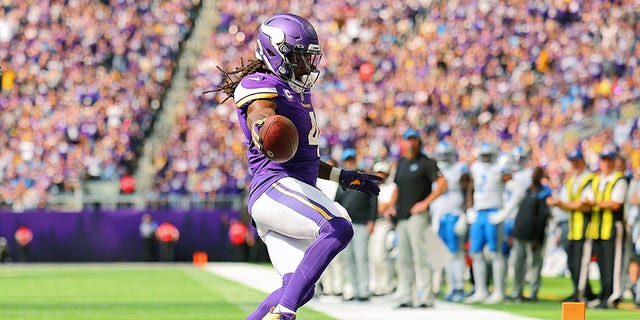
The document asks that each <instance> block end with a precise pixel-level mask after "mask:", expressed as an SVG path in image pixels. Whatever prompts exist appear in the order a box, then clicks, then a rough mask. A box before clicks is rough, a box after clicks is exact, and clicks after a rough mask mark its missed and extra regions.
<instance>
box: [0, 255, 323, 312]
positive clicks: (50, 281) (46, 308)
mask: <svg viewBox="0 0 640 320" xmlns="http://www.w3.org/2000/svg"><path fill="white" fill-rule="evenodd" d="M264 296H265V294H264V293H262V292H259V291H255V290H252V289H248V288H246V287H242V286H238V285H235V284H233V283H232V282H229V281H227V280H225V279H222V278H219V277H216V276H214V275H212V274H210V273H208V272H206V271H203V270H200V269H197V268H194V267H193V266H191V265H188V264H183V265H179V264H176V265H127V264H113V265H110V264H98V265H55V266H54V265H22V266H20V265H11V266H1V265H0V319H3V320H13V319H15V320H17V319H20V320H40V319H42V320H44V319H47V320H57V319H59V320H76V319H77V320H97V319H104V320H119V319H122V320H133V319H145V320H148V319H153V320H169V319H176V320H188V319H198V320H204V319H211V320H214V319H215V320H218V319H219V320H230V319H244V318H245V317H246V316H247V315H248V314H249V313H250V312H251V311H253V309H254V308H255V307H256V306H257V305H258V304H259V302H260V301H261V300H262V299H263V298H264ZM299 315H300V318H303V319H309V320H311V319H313V320H330V319H333V318H331V317H328V316H324V315H322V314H319V313H317V312H314V311H312V310H306V309H302V310H300V311H299Z"/></svg>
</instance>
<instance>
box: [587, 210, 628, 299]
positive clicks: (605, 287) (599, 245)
mask: <svg viewBox="0 0 640 320" xmlns="http://www.w3.org/2000/svg"><path fill="white" fill-rule="evenodd" d="M623 239H624V227H623V226H622V222H616V223H615V226H614V227H613V230H612V233H611V238H610V239H607V240H594V241H593V254H594V255H595V256H596V260H597V263H598V269H599V270H600V283H601V286H602V290H601V291H600V294H599V298H600V300H602V301H608V302H610V303H613V302H614V301H616V300H619V299H620V298H621V296H622V288H621V285H622V283H621V282H622V258H623V245H624V241H623Z"/></svg>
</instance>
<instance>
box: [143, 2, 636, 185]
mask: <svg viewBox="0 0 640 320" xmlns="http://www.w3.org/2000/svg"><path fill="white" fill-rule="evenodd" d="M271 2H272V1H265V2H260V3H257V2H253V1H244V2H242V3H241V4H237V3H233V4H231V3H225V2H220V3H219V4H218V5H219V12H220V23H219V24H218V26H217V29H216V32H215V33H214V34H212V36H211V39H210V44H209V46H208V49H207V50H205V52H204V53H203V55H202V57H201V59H200V63H199V64H198V65H197V66H195V67H194V68H193V69H192V70H191V71H190V76H191V77H192V78H193V83H192V89H191V94H190V95H189V97H188V98H187V100H186V101H185V102H184V104H183V105H181V106H180V108H181V110H182V112H181V113H180V115H179V117H178V120H177V121H178V126H177V128H176V130H175V131H174V132H173V134H172V137H171V138H170V143H167V144H166V150H161V151H160V152H158V153H157V155H158V159H157V163H159V167H161V168H162V169H161V170H159V171H158V173H159V174H158V180H157V181H158V185H157V187H156V191H157V192H158V193H161V194H164V193H170V192H184V193H192V192H195V193H200V194H212V193H214V192H215V190H216V189H218V188H220V187H221V186H228V187H229V188H227V190H228V189H234V188H235V187H236V186H244V185H245V184H244V183H245V182H246V180H247V179H248V172H247V171H246V169H245V168H243V167H242V166H241V165H240V163H242V162H234V161H233V159H238V158H242V157H244V154H243V153H244V151H243V150H244V149H243V148H242V146H241V145H240V142H239V141H240V140H241V139H238V137H237V135H239V134H241V133H240V130H239V129H238V128H237V126H236V120H235V116H236V115H235V109H234V106H233V104H232V103H231V101H230V100H229V101H227V102H226V103H223V104H221V102H222V99H223V98H224V95H223V94H215V93H207V94H202V93H203V92H204V91H206V90H209V89H211V88H212V87H215V86H216V85H217V84H219V83H220V77H221V72H220V71H219V70H218V69H217V67H218V66H220V67H221V68H223V69H225V68H227V69H229V68H231V67H232V66H235V65H238V64H239V60H240V58H241V57H242V58H244V61H245V63H246V61H247V60H248V59H251V58H253V50H254V42H255V39H254V38H253V37H254V35H255V30H257V28H258V26H259V23H260V22H261V21H262V19H263V18H264V17H266V16H268V15H269V14H271V13H274V12H273V11H274V9H273V8H274V6H272V5H273V4H272V3H271ZM284 8H289V11H292V12H298V13H300V14H301V15H302V16H307V17H309V18H310V20H312V21H314V22H315V23H316V24H317V25H318V33H319V36H320V41H321V44H322V46H323V52H324V57H323V62H322V63H321V66H322V76H321V80H320V81H319V82H318V83H317V84H316V87H315V88H314V90H316V91H317V92H319V94H317V95H316V98H315V99H316V100H315V101H314V105H315V106H316V113H317V118H318V119H317V120H318V124H319V126H320V127H321V128H322V129H323V131H322V133H323V134H322V139H323V140H322V141H321V154H322V156H323V157H325V158H327V157H331V158H334V159H339V158H340V154H341V152H342V150H343V149H345V148H355V149H356V150H358V153H359V156H361V157H360V158H359V159H361V163H360V167H361V168H363V169H365V168H371V166H372V165H373V163H374V162H375V161H376V160H379V159H384V158H386V157H390V158H392V159H397V158H398V156H399V152H400V146H399V143H398V141H399V140H400V139H399V137H400V135H401V133H402V132H404V130H405V129H406V128H407V127H413V128H420V129H421V133H422V135H423V136H424V138H425V146H426V149H425V151H426V152H427V153H429V152H431V151H432V150H431V148H433V146H435V144H436V142H437V141H440V140H446V141H449V142H451V143H452V144H454V145H455V146H456V148H457V150H459V152H460V156H461V158H463V159H466V160H469V159H471V158H472V157H473V150H474V147H475V146H476V145H477V143H478V142H480V141H483V142H493V143H496V144H499V145H500V147H501V149H502V150H503V151H508V150H510V149H512V148H513V147H515V146H517V145H521V146H524V147H525V148H527V149H529V150H530V151H531V152H532V154H533V158H534V161H535V163H536V164H539V165H544V166H546V168H547V170H548V172H549V174H550V176H551V177H552V178H553V180H554V181H553V182H554V183H555V186H559V183H560V182H561V181H562V178H563V172H564V170H563V169H564V168H565V167H563V166H566V161H563V155H564V154H565V153H566V152H567V150H570V149H571V148H573V147H574V146H575V145H576V143H578V141H579V140H580V139H582V138H584V137H583V136H581V134H582V133H585V132H587V133H588V132H590V131H589V129H590V128H595V129H596V130H594V131H595V132H596V133H595V134H592V135H589V136H588V137H586V139H584V141H582V143H583V144H584V146H585V147H586V151H587V154H588V155H587V157H588V162H589V163H590V164H591V165H595V164H596V160H597V153H598V151H599V150H600V149H601V148H602V146H603V145H604V144H606V143H614V142H615V143H616V145H617V146H618V147H620V148H621V150H623V153H624V154H626V155H628V156H629V157H633V161H629V164H630V165H631V164H633V165H634V166H637V165H638V157H639V154H638V151H637V150H638V148H639V147H640V130H638V129H637V128H638V120H639V119H638V114H637V113H634V112H633V110H634V109H633V106H634V104H633V103H636V104H637V97H638V96H640V87H639V86H638V83H637V81H638V80H637V79H640V69H639V68H638V63H639V59H640V46H637V45H636V42H637V40H638V38H637V37H638V36H637V35H638V34H640V33H639V31H640V30H639V28H640V24H639V23H638V14H639V13H638V12H637V9H636V8H634V6H632V5H630V2H629V1H586V2H579V1H549V2H546V3H541V4H539V5H537V6H530V5H529V4H528V2H527V1H511V2H509V4H507V3H505V2H503V1H457V2H455V3H453V2H441V1H410V2H408V3H403V4H398V3H395V2H392V1H346V2H345V1H317V2H316V3H315V4H314V5H313V6H305V5H303V3H302V2H301V1H290V2H289V3H288V6H287V5H286V4H285V5H284ZM389 26H395V27H389ZM635 110H636V111H635V112H637V109H635ZM627 111H632V112H627ZM338 119H339V120H338ZM176 146H183V147H182V148H178V147H176Z"/></svg>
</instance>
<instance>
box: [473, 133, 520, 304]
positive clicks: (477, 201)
mask: <svg viewBox="0 0 640 320" xmlns="http://www.w3.org/2000/svg"><path fill="white" fill-rule="evenodd" d="M497 158H498V148H497V146H496V145H494V144H491V143H486V142H485V143H482V144H481V145H480V147H479V152H478V160H476V161H474V163H473V164H472V165H471V177H472V178H473V187H474V191H473V208H472V209H471V210H468V213H467V217H468V218H469V223H470V224H471V225H470V230H469V242H470V247H469V254H470V255H471V258H472V260H473V276H474V280H475V292H474V294H473V295H471V296H469V297H468V298H467V299H465V302H469V303H477V302H485V303H488V304H494V303H499V302H501V301H503V300H504V287H505V283H504V282H505V275H506V272H505V269H506V262H505V258H504V256H503V254H502V252H501V244H502V238H503V235H502V227H501V225H500V223H499V222H498V223H496V222H495V221H494V220H493V216H494V215H495V214H497V213H498V211H500V209H501V208H502V204H503V194H504V190H505V182H506V181H508V180H509V179H511V175H510V174H509V172H508V171H506V170H505V168H504V167H503V166H501V165H500V164H499V163H498V161H497ZM485 245H486V246H487V247H488V249H489V258H490V259H491V263H492V270H493V284H494V290H493V293H492V295H491V296H489V290H488V289H487V268H486V263H485V259H484V253H483V250H484V247H485Z"/></svg>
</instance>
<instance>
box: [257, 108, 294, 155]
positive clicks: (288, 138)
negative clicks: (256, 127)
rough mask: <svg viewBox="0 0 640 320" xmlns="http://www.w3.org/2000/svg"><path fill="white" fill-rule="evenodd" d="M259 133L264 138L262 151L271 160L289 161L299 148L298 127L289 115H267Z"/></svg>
mask: <svg viewBox="0 0 640 320" xmlns="http://www.w3.org/2000/svg"><path fill="white" fill-rule="evenodd" d="M259 134H260V137H261V138H262V153H264V155H265V156H267V158H269V160H272V161H276V162H287V161H289V160H291V158H293V155H295V154H296V151H297V150H298V129H296V126H295V125H294V124H293V122H291V120H289V119H288V118H287V117H284V116H281V115H273V116H270V117H267V118H266V119H265V121H264V124H263V125H262V128H260V132H259Z"/></svg>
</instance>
